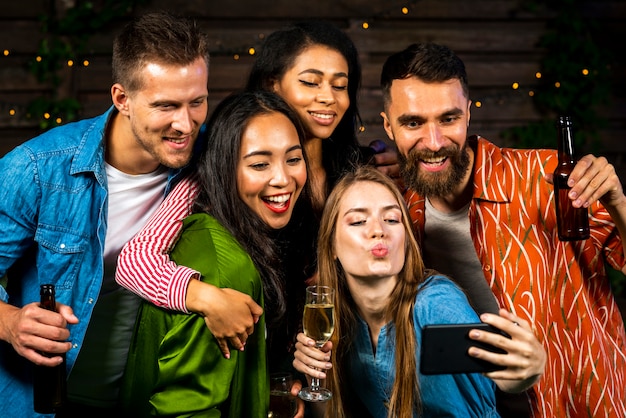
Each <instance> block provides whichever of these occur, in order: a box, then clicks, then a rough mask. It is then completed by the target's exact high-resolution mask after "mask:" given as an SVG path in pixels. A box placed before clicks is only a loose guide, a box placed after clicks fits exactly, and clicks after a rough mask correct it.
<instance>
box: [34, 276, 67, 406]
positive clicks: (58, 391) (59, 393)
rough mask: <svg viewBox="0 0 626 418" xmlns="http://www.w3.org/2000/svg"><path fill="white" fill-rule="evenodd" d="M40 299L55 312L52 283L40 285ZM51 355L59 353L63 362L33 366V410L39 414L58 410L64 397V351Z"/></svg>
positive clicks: (45, 307) (46, 307)
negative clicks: (52, 365) (56, 364)
mask: <svg viewBox="0 0 626 418" xmlns="http://www.w3.org/2000/svg"><path fill="white" fill-rule="evenodd" d="M40 294H41V301H40V305H39V306H41V307H42V308H43V309H48V310H50V311H55V312H56V298H55V290H54V285H53V284H42V285H41V290H40ZM42 354H43V355H46V356H49V357H52V356H57V355H60V356H61V357H63V362H62V363H61V364H59V365H58V366H55V367H46V366H37V365H35V367H34V376H33V378H34V386H33V393H34V404H35V411H36V412H39V413H40V414H52V413H55V412H59V410H60V409H61V408H62V407H63V405H64V403H65V399H66V385H67V383H66V368H65V353H63V354H54V355H52V354H50V355H48V354H46V353H42Z"/></svg>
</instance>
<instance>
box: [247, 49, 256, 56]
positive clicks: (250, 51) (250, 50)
mask: <svg viewBox="0 0 626 418" xmlns="http://www.w3.org/2000/svg"><path fill="white" fill-rule="evenodd" d="M248 54H250V55H254V54H256V50H255V49H254V48H250V49H248Z"/></svg>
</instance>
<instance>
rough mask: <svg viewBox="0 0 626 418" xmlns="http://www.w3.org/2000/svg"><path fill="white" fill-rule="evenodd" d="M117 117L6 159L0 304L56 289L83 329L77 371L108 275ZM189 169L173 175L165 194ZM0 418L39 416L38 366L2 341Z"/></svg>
mask: <svg viewBox="0 0 626 418" xmlns="http://www.w3.org/2000/svg"><path fill="white" fill-rule="evenodd" d="M114 112H116V110H115V108H114V107H111V108H110V109H109V110H108V111H107V112H106V113H104V114H102V115H100V116H97V117H95V118H92V119H86V120H82V121H78V122H74V123H70V124H67V125H64V126H60V127H57V128H55V129H52V130H50V131H48V132H46V133H44V134H42V135H40V136H38V137H36V138H34V139H31V140H30V141H27V142H26V143H24V144H22V145H20V146H18V147H16V148H15V149H14V150H12V151H11V152H10V153H8V154H7V155H6V156H5V157H3V158H2V159H0V173H2V176H3V179H2V182H1V183H0V231H1V232H0V234H2V235H1V236H2V238H1V239H0V277H3V276H4V275H5V274H6V275H8V280H6V279H7V278H5V280H4V281H5V282H7V283H8V284H7V285H6V288H5V287H3V286H2V285H0V298H1V300H2V301H4V302H7V303H9V304H11V305H14V306H19V307H21V306H24V305H26V304H28V303H31V302H38V301H39V299H40V297H39V285H40V284H43V283H53V284H55V285H56V299H57V302H60V303H63V304H66V305H69V306H70V307H71V308H72V309H73V310H74V314H75V315H76V316H77V317H78V319H79V323H78V324H76V325H69V331H70V341H71V342H72V349H71V350H70V351H69V352H68V353H67V355H66V358H67V370H68V373H69V372H70V371H71V369H72V366H73V365H74V362H75V361H76V357H77V356H78V353H79V351H80V348H81V346H82V342H83V338H84V336H85V331H86V329H87V325H88V324H89V319H90V317H91V313H92V310H93V307H94V305H95V303H96V301H97V299H98V294H99V292H100V286H101V284H102V279H103V275H104V265H103V251H104V239H105V236H106V230H107V213H108V210H107V176H106V172H105V160H104V157H105V145H106V144H105V132H106V128H107V125H108V122H109V121H110V119H111V118H112V116H113V115H114ZM182 174H183V172H182V170H170V174H169V177H168V184H167V187H166V191H165V193H167V192H168V191H169V190H170V189H171V188H172V187H173V183H174V181H176V180H178V179H179V177H181V176H182ZM0 393H1V394H2V402H0V416H2V417H18V416H24V417H32V416H38V415H37V414H35V413H34V412H33V399H32V398H33V394H32V364H31V363H30V362H29V361H28V360H26V359H25V358H23V357H21V356H19V355H18V354H17V353H16V352H15V351H14V350H13V348H12V347H11V345H10V344H8V343H6V342H0Z"/></svg>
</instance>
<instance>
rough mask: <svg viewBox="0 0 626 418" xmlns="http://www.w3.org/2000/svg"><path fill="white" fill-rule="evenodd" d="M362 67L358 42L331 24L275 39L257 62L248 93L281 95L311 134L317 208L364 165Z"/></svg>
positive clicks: (299, 27)
mask: <svg viewBox="0 0 626 418" xmlns="http://www.w3.org/2000/svg"><path fill="white" fill-rule="evenodd" d="M360 85H361V64H360V63H359V56H358V52H357V50H356V47H355V46H354V43H353V42H352V40H351V39H350V38H349V37H348V35H346V34H345V32H343V31H342V30H341V29H339V28H338V27H337V26H335V25H333V24H331V23H329V22H325V21H318V20H312V21H304V22H299V23H296V24H293V25H291V26H287V27H285V28H283V29H281V30H277V31H275V32H273V33H271V34H270V35H269V36H268V37H267V38H266V40H265V42H264V43H263V47H262V48H261V50H260V52H259V54H258V56H257V59H256V61H255V62H254V64H253V66H252V69H251V71H250V75H249V78H248V84H247V86H246V88H247V89H248V90H259V89H260V90H268V91H274V92H276V93H278V94H279V95H280V96H281V97H283V98H284V99H285V100H286V101H287V103H289V105H290V106H291V107H293V108H294V110H295V111H296V113H297V114H298V116H300V120H301V121H302V124H303V126H304V128H305V134H306V141H305V147H306V150H307V155H308V156H309V161H310V165H311V168H312V171H313V173H314V174H313V177H312V178H311V179H309V182H310V183H311V185H312V189H313V191H314V196H313V197H314V206H315V208H316V209H317V210H319V211H320V212H321V209H322V208H323V205H324V201H325V200H326V195H327V194H328V191H329V190H330V189H332V186H333V185H334V184H335V182H336V181H337V179H338V178H339V177H340V176H341V174H343V173H345V172H347V171H350V170H351V169H353V168H354V167H355V166H356V165H358V164H359V163H361V162H363V155H362V153H361V152H360V150H359V143H358V141H357V137H356V132H357V124H358V123H359V122H360V116H359V111H358V104H357V93H358V89H359V87H360Z"/></svg>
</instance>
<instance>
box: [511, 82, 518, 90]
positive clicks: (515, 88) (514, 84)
mask: <svg viewBox="0 0 626 418" xmlns="http://www.w3.org/2000/svg"><path fill="white" fill-rule="evenodd" d="M511 87H513V90H517V89H519V83H513V85H512V86H511Z"/></svg>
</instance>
